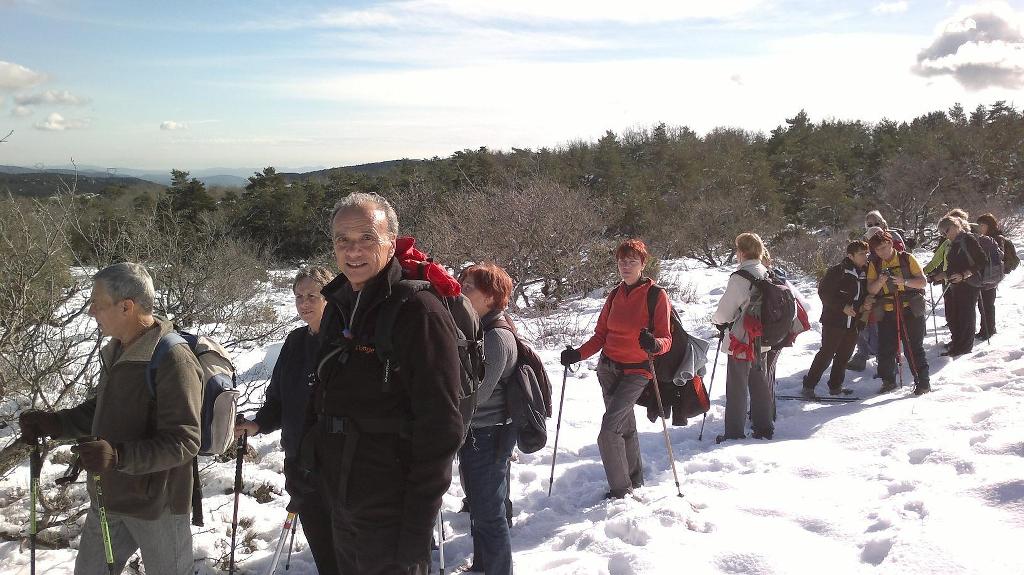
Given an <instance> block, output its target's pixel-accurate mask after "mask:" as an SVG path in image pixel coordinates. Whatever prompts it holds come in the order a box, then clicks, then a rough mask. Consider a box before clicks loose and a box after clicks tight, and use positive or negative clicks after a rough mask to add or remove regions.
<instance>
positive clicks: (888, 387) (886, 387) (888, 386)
mask: <svg viewBox="0 0 1024 575" xmlns="http://www.w3.org/2000/svg"><path fill="white" fill-rule="evenodd" d="M895 389H896V382H895V381H893V380H889V381H885V380H882V387H880V388H879V389H878V394H879V395H882V394H883V393H889V392H890V391H893V390H895Z"/></svg>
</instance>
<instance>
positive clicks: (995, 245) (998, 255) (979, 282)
mask: <svg viewBox="0 0 1024 575" xmlns="http://www.w3.org/2000/svg"><path fill="white" fill-rule="evenodd" d="M972 235H973V236H974V237H975V239H977V240H978V245H980V246H981V250H982V251H983V252H985V255H986V256H988V258H987V260H986V261H984V262H976V261H974V257H973V256H971V252H970V251H968V249H967V240H965V239H963V238H960V240H959V243H960V249H962V250H963V252H964V255H965V256H967V261H969V262H970V263H971V265H972V266H978V267H979V270H978V273H977V274H976V275H972V276H971V277H969V278H967V283H968V285H971V286H974V287H976V288H981V289H983V290H989V289H993V288H995V287H996V286H998V285H999V282H1001V281H1003V277H1004V276H1005V273H1004V271H1003V248H1002V246H1000V245H999V242H997V241H996V240H995V239H993V238H992V237H991V236H986V235H981V234H972ZM979 263H980V264H981V265H978V264H979Z"/></svg>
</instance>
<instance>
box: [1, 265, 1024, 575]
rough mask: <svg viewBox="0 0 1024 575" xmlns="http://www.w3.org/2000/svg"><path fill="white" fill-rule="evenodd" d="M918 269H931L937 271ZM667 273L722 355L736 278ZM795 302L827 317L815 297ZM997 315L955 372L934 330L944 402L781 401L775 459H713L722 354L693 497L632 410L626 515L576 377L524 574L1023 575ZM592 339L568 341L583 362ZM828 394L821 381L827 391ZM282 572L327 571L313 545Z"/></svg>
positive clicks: (527, 536) (802, 350)
mask: <svg viewBox="0 0 1024 575" xmlns="http://www.w3.org/2000/svg"><path fill="white" fill-rule="evenodd" d="M920 257H921V259H925V261H927V260H926V257H927V256H926V254H921V256H920ZM663 270H664V271H663V273H662V282H661V283H663V284H666V285H672V284H675V285H677V286H687V285H689V286H690V287H689V288H688V289H685V290H681V291H682V292H687V291H690V292H692V293H693V294H694V296H693V297H692V298H690V299H693V300H695V301H691V302H689V303H682V302H679V301H676V302H675V305H676V307H677V309H679V310H680V311H681V313H682V315H683V321H684V324H686V326H687V328H688V329H689V330H690V332H691V333H692V334H693V335H696V336H699V337H711V335H712V330H711V328H710V327H709V326H707V318H708V316H709V315H710V313H711V312H712V310H713V309H714V305H715V304H716V303H717V301H718V298H719V297H720V295H721V293H722V287H723V286H724V285H725V282H726V279H727V276H728V273H729V272H730V271H731V270H730V269H725V268H723V269H718V270H708V269H707V268H705V267H703V266H701V265H700V264H696V263H693V262H686V261H682V260H677V261H672V262H664V264H663ZM797 285H798V287H799V288H800V290H801V292H802V293H803V294H804V295H805V296H806V297H807V299H808V300H809V301H810V302H812V304H813V305H815V306H817V305H819V303H820V302H819V300H818V298H817V296H816V293H815V285H814V283H813V282H804V281H797ZM284 295H286V294H284ZM595 295H596V294H595ZM937 295H938V292H936V296H937ZM602 303H603V299H602V298H601V297H593V298H588V299H585V300H583V301H582V302H577V303H576V304H574V305H573V306H572V309H573V311H571V312H567V313H572V314H577V315H580V314H582V315H581V317H580V319H579V324H581V326H586V325H587V324H588V322H589V325H590V328H588V329H587V330H586V332H588V334H589V331H590V329H592V326H593V322H594V321H595V319H596V314H597V313H598V312H599V310H600V307H601V305H602ZM996 306H997V313H998V316H997V317H998V332H999V333H998V335H997V336H996V337H995V338H993V340H992V341H991V343H980V344H978V345H976V346H975V350H974V352H973V353H971V354H969V355H965V356H962V357H960V358H958V359H956V360H950V359H948V358H944V357H940V356H939V352H940V351H941V349H940V348H937V347H936V346H935V338H934V337H933V334H932V331H931V328H932V322H931V321H930V320H929V332H928V337H927V340H926V349H927V352H928V360H929V363H930V364H931V373H932V377H931V383H932V387H933V389H934V391H933V392H932V393H929V394H927V395H924V396H922V397H914V396H912V395H911V394H910V390H911V388H912V387H913V384H912V377H911V376H910V373H909V368H908V367H906V366H904V368H903V369H904V380H905V382H906V384H905V386H904V387H903V388H901V389H899V390H897V391H896V392H895V393H891V394H887V395H884V396H876V395H875V392H876V391H877V389H878V387H879V386H880V380H876V379H872V375H873V374H874V361H873V360H872V361H870V362H869V363H868V369H867V371H865V372H863V373H859V374H858V373H853V372H851V373H848V374H847V379H846V385H847V386H848V387H851V388H852V389H853V390H854V391H855V395H856V397H860V398H863V400H861V401H857V402H853V403H849V404H815V403H804V402H797V401H779V402H778V420H777V421H776V429H775V438H774V439H773V440H771V441H764V440H754V439H746V440H740V441H730V442H726V443H723V444H721V445H715V443H714V437H715V435H716V434H719V433H721V432H722V418H723V415H724V393H725V368H724V366H725V361H726V357H725V353H724V352H723V353H722V354H721V357H720V358H719V367H718V373H717V375H716V378H715V380H714V382H713V388H712V390H711V397H712V407H711V411H710V412H709V413H708V418H707V425H706V428H705V430H704V440H703V441H698V439H697V435H698V429H699V427H700V420H699V419H698V420H691V421H690V425H688V426H685V427H671V426H670V427H669V434H670V436H671V440H672V447H673V450H674V452H675V461H676V466H677V468H678V471H679V474H680V479H681V481H682V492H683V495H684V497H682V498H680V497H677V494H676V487H675V484H674V482H673V478H672V472H671V470H670V467H669V461H668V456H667V452H666V449H665V444H664V440H663V437H662V432H661V423H660V422H654V423H651V422H649V421H648V420H647V419H646V417H645V413H644V410H642V409H637V420H638V427H639V433H640V445H641V449H642V451H643V457H644V472H645V479H646V485H645V486H644V487H643V488H641V489H639V490H637V491H636V493H635V497H632V498H626V499H623V500H619V501H606V500H604V499H602V497H603V495H604V493H605V491H606V490H607V484H606V480H605V476H604V471H603V469H602V467H601V461H600V456H599V455H598V450H597V446H596V444H595V440H596V437H597V432H598V428H599V425H600V421H601V416H602V413H603V404H602V401H601V395H600V388H599V386H598V383H597V377H596V373H595V371H594V366H595V361H596V358H592V359H591V360H588V361H586V362H583V364H582V365H581V368H580V369H579V371H578V372H577V373H574V374H570V375H569V377H568V382H567V386H566V392H565V408H564V413H563V416H562V426H561V436H560V438H559V449H558V457H557V468H556V470H555V481H554V485H553V493H552V495H551V496H550V497H549V496H548V477H549V474H550V470H551V458H552V445H553V444H554V435H555V424H556V422H555V418H552V419H551V420H550V422H549V430H550V438H549V442H548V447H547V448H545V449H543V450H541V451H540V452H537V453H534V454H529V455H525V454H520V455H519V459H518V462H516V463H514V464H513V465H512V501H513V505H514V509H515V515H514V518H513V521H514V526H513V528H512V546H513V552H514V560H515V569H516V570H517V572H519V573H546V574H549V575H556V574H587V575H591V574H609V575H631V574H637V575H639V574H663V573H664V574H669V573H699V574H705V573H707V574H714V573H727V574H739V573H746V574H751V575H760V574H765V575H767V574H799V573H807V574H813V575H820V574H821V573H823V572H824V573H828V574H829V575H838V574H846V573H850V574H854V573H884V574H908V575H912V574H921V575H924V574H928V575H932V574H954V573H956V574H960V573H978V574H985V575H993V574H997V573H998V574H1003V573H1024V552H1022V548H1021V546H1020V545H1021V542H1022V541H1024V425H1022V424H1021V413H1024V349H1022V344H1021V342H1022V335H1024V328H1022V327H1021V326H1022V323H1024V312H1022V307H1024V273H1021V272H1020V271H1018V272H1016V273H1013V274H1011V275H1010V276H1008V277H1007V278H1006V280H1004V282H1003V283H1002V285H1001V286H1000V288H999V298H998V299H997V301H996ZM819 311H820V310H819V309H814V310H813V311H812V313H811V317H812V319H813V320H814V324H813V328H812V331H811V332H808V333H806V334H803V335H802V336H800V338H799V339H798V341H797V343H796V345H795V347H793V348H791V349H788V350H786V351H785V352H784V353H783V354H782V356H781V358H780V360H779V364H778V386H777V392H778V393H780V394H787V393H788V394H795V393H798V391H799V388H800V381H801V377H802V376H803V374H804V373H805V372H806V370H807V368H808V366H809V365H810V363H811V359H812V358H813V356H814V353H815V352H816V350H817V347H818V345H819V342H820V337H819V333H820V325H818V324H817V321H816V320H817V319H818V315H819ZM942 314H943V307H942V304H941V303H940V304H939V306H938V323H939V340H940V341H945V340H948V338H949V336H948V331H947V330H946V329H945V327H944V326H943V325H942V323H943V318H942ZM526 327H527V328H528V329H527V330H526V331H527V332H531V331H532V332H536V329H533V330H531V329H529V328H530V327H531V326H526ZM533 327H536V326H533ZM583 337H585V336H584V335H577V336H575V338H574V340H573V341H567V342H565V343H571V344H573V345H579V344H580V343H582V338H583ZM278 347H279V346H277V345H273V346H268V347H267V348H263V349H258V350H254V351H253V352H250V353H248V354H246V355H244V356H242V357H240V358H237V359H238V362H239V367H240V369H241V370H242V371H245V370H249V369H254V368H259V367H260V365H259V364H261V363H264V362H265V363H267V364H272V363H273V361H274V356H276V353H277V350H278ZM541 353H542V356H543V357H544V359H545V361H546V363H547V366H548V372H549V375H550V377H551V378H552V381H553V383H554V396H555V402H556V412H557V401H558V396H559V393H560V392H561V390H562V386H561V384H562V374H563V370H562V368H561V366H560V365H559V364H558V350H557V349H550V350H543V351H542V352H541ZM825 378H827V372H826V376H825V377H823V379H825ZM709 380H710V366H709V374H708V376H707V379H706V380H705V381H706V383H711V382H710V381H709ZM825 389H826V387H825V382H824V381H822V382H821V383H820V384H819V390H820V392H821V393H824V392H825ZM556 415H557V413H556ZM278 440H279V434H278V433H274V434H270V435H267V436H258V437H256V438H254V439H253V440H252V441H251V442H250V445H252V446H253V447H254V448H255V452H256V457H255V462H253V463H247V464H246V465H245V471H244V480H245V492H246V494H245V495H244V496H243V497H242V502H241V511H240V515H241V517H242V518H243V520H244V523H245V524H246V525H247V527H246V528H244V529H242V530H240V532H239V536H238V539H239V542H240V546H239V550H238V557H239V571H238V572H239V573H263V572H264V570H265V569H266V567H267V565H268V563H269V560H270V556H271V554H272V553H273V550H274V546H275V544H276V541H277V536H278V533H279V530H280V526H281V524H282V523H283V522H284V519H285V511H284V507H285V505H286V503H287V495H286V494H285V495H282V493H283V487H284V478H283V477H282V476H281V473H280V471H281V465H282V462H283V456H282V454H281V452H280V450H279V447H278V443H277V442H278ZM62 471H63V467H61V466H56V465H51V464H47V465H46V466H45V467H44V473H43V477H44V481H45V482H52V479H53V478H54V477H55V476H56V475H57V474H59V473H60V472H62ZM233 474H234V465H233V463H216V464H212V465H211V466H210V467H209V468H207V470H206V471H205V472H204V488H205V493H206V497H205V500H204V505H205V508H206V512H207V514H206V521H207V526H206V527H205V528H203V529H199V528H195V529H194V533H195V556H196V558H197V563H196V566H197V569H198V572H199V573H214V572H217V571H216V570H215V569H213V568H212V567H211V561H210V560H209V558H211V557H212V558H219V557H222V556H224V555H225V554H226V552H227V549H228V544H229V540H230V525H231V511H232V505H231V501H232V498H231V496H230V495H226V494H225V492H226V491H228V490H229V489H230V488H231V486H232V483H233ZM27 483H28V467H27V464H26V465H25V466H24V468H23V469H19V470H18V471H17V472H16V473H15V474H13V475H11V476H9V477H8V478H7V480H6V481H5V482H4V483H2V484H0V497H2V498H3V501H2V502H0V505H4V504H6V505H8V507H6V508H5V509H3V511H4V512H5V513H6V518H5V519H3V518H0V523H4V525H2V527H3V529H4V530H5V531H8V532H10V531H16V530H17V529H18V528H19V527H20V528H23V526H24V524H25V517H26V513H25V511H24V505H25V503H24V502H25V501H26V499H20V502H19V503H14V498H15V497H20V495H19V493H20V494H23V490H24V489H25V487H26V486H27ZM264 483H266V484H269V485H270V486H271V487H272V489H273V490H274V491H276V494H275V493H272V494H271V496H272V497H273V499H272V500H271V501H270V502H269V503H265V504H260V503H257V502H256V500H255V499H254V497H253V496H252V494H253V493H254V491H255V490H256V488H258V487H260V486H261V485H262V484H264ZM83 491H84V490H83ZM80 495H81V494H80ZM462 495H463V493H462V490H461V488H460V486H459V482H458V480H457V478H456V479H455V480H454V481H453V482H452V485H451V488H450V489H449V491H448V494H447V495H446V496H445V499H444V524H445V536H446V539H445V544H444V555H445V559H446V568H447V570H448V572H451V570H453V569H457V568H460V567H464V566H465V565H466V564H467V563H468V561H469V557H470V555H471V552H472V541H471V538H470V536H469V534H468V533H469V517H468V516H467V515H466V514H459V513H457V511H458V509H459V508H460V506H461V498H462ZM12 524H13V525H12ZM75 544H76V545H77V542H76V543H75ZM436 556H437V554H436V553H435V558H436ZM283 562H284V561H283V560H282V565H281V566H280V567H279V570H278V572H280V573H283V572H284V565H283ZM73 563H74V551H73V550H67V549H65V550H41V551H40V552H39V569H40V571H39V572H40V573H47V574H63V573H71V572H72V568H73ZM437 568H438V566H437V565H435V567H434V569H435V572H436V569H437ZM0 572H2V573H4V574H18V573H24V574H27V573H28V549H27V546H24V547H19V545H18V543H15V542H5V543H2V544H0ZM288 573H295V574H297V575H300V574H305V573H315V567H314V566H313V563H312V559H311V556H310V554H309V551H308V548H307V547H306V544H305V540H304V539H303V536H302V531H301V529H300V530H299V535H298V536H297V537H296V541H295V552H294V554H293V556H292V559H291V565H290V569H289V570H288Z"/></svg>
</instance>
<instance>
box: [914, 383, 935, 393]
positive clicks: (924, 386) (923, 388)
mask: <svg viewBox="0 0 1024 575" xmlns="http://www.w3.org/2000/svg"><path fill="white" fill-rule="evenodd" d="M931 390H932V386H931V385H930V384H929V383H927V382H926V383H919V384H917V385H915V386H914V395H924V394H926V393H928V392H929V391H931Z"/></svg>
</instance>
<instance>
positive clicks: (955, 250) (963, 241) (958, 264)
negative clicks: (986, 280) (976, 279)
mask: <svg viewBox="0 0 1024 575" xmlns="http://www.w3.org/2000/svg"><path fill="white" fill-rule="evenodd" d="M967 254H970V258H968V257H967ZM971 259H973V260H974V263H973V264H972V263H971ZM946 262H947V263H948V264H949V265H948V266H947V267H946V275H947V276H949V275H952V274H962V273H964V272H966V271H967V270H970V271H971V273H973V274H978V273H981V270H982V269H983V268H984V267H985V265H986V264H987V263H988V254H986V253H985V250H984V249H982V247H981V244H980V243H978V238H976V237H974V234H969V233H967V232H960V235H958V236H957V237H956V238H955V239H954V240H953V241H952V242H950V243H949V252H948V253H947V254H946Z"/></svg>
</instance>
